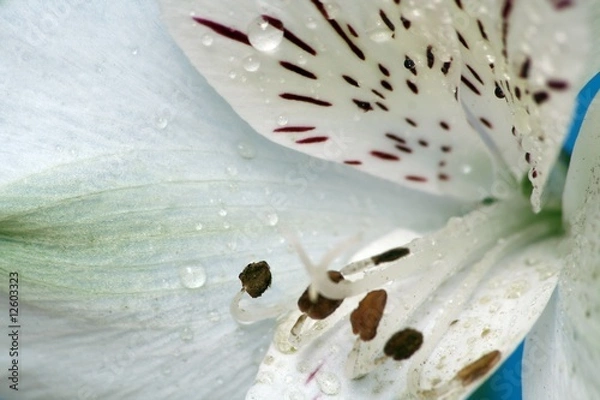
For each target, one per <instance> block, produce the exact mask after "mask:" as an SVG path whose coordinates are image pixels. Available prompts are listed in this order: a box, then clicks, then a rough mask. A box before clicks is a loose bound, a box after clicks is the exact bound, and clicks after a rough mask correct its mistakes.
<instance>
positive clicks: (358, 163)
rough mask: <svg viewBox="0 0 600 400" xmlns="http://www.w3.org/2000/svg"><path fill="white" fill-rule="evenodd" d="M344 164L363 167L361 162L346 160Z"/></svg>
mask: <svg viewBox="0 0 600 400" xmlns="http://www.w3.org/2000/svg"><path fill="white" fill-rule="evenodd" d="M344 164H348V165H361V164H362V161H359V160H345V161H344Z"/></svg>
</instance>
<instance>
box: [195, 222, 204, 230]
mask: <svg viewBox="0 0 600 400" xmlns="http://www.w3.org/2000/svg"><path fill="white" fill-rule="evenodd" d="M202 228H204V226H203V225H202V224H201V223H200V222H198V223H197V224H196V230H197V231H201V230H202Z"/></svg>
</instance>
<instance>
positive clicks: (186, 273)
mask: <svg viewBox="0 0 600 400" xmlns="http://www.w3.org/2000/svg"><path fill="white" fill-rule="evenodd" d="M179 280H180V281H181V284H182V285H183V286H184V287H186V288H188V289H198V288H200V287H202V286H204V283H206V271H205V270H204V268H203V267H200V266H193V267H189V266H188V267H182V268H180V269H179Z"/></svg>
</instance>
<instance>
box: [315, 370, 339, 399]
mask: <svg viewBox="0 0 600 400" xmlns="http://www.w3.org/2000/svg"><path fill="white" fill-rule="evenodd" d="M317 385H319V389H320V390H321V392H323V393H324V394H326V395H330V396H334V395H336V394H338V393H339V392H340V388H341V383H340V379H339V378H338V377H337V376H336V375H335V374H332V373H331V372H322V373H320V374H317Z"/></svg>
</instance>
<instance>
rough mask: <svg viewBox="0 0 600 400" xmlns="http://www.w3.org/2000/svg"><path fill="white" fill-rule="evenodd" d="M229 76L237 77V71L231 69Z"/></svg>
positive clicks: (230, 77)
mask: <svg viewBox="0 0 600 400" xmlns="http://www.w3.org/2000/svg"><path fill="white" fill-rule="evenodd" d="M227 76H228V77H229V79H235V77H236V76H237V72H235V71H234V70H231V71H229V73H228V74H227Z"/></svg>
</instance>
